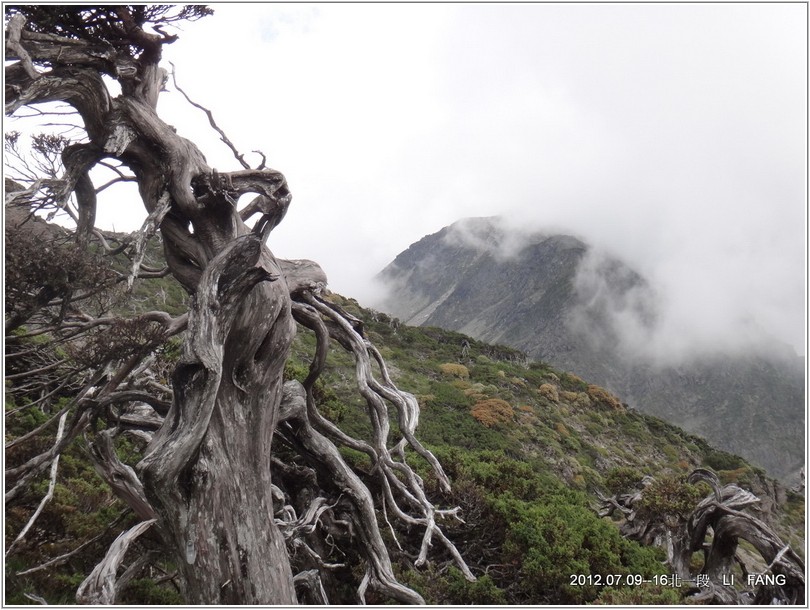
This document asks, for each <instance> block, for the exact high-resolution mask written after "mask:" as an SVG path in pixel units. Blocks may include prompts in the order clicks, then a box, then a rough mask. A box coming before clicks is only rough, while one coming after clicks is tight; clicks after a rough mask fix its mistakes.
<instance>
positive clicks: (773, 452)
mask: <svg viewBox="0 0 810 610" xmlns="http://www.w3.org/2000/svg"><path fill="white" fill-rule="evenodd" d="M379 279H381V280H383V281H384V282H385V284H386V285H387V287H388V288H389V291H388V297H387V299H386V300H385V301H384V302H382V303H380V304H379V305H378V306H379V308H380V309H382V310H383V311H385V312H387V313H390V314H391V315H394V316H397V317H398V318H400V319H402V320H403V321H404V322H407V323H409V324H418V325H423V326H439V327H442V328H447V329H451V330H456V331H459V332H462V333H465V334H468V335H471V336H473V337H475V338H477V339H480V340H482V341H486V342H489V343H500V344H504V345H509V346H512V347H515V348H517V349H520V350H522V351H524V352H526V353H527V354H529V356H531V357H532V358H535V359H538V360H542V361H546V362H548V363H550V364H552V365H554V366H555V367H558V368H561V369H564V370H568V371H571V372H574V373H575V374H577V375H579V376H581V377H583V378H585V379H588V380H591V381H593V382H594V383H597V384H599V385H602V386H604V387H606V388H608V389H610V390H611V391H612V392H614V393H615V394H617V395H618V396H620V397H621V398H622V400H623V401H625V402H626V403H628V404H629V406H630V407H632V408H636V409H638V410H640V411H643V412H646V413H650V414H654V415H657V416H659V417H662V418H664V419H666V420H668V421H671V422H673V423H675V424H677V425H679V426H681V427H683V428H684V429H686V430H688V431H690V432H693V433H697V434H700V435H702V436H704V437H705V438H707V439H708V440H710V441H711V442H712V443H713V444H716V445H717V446H719V447H722V448H723V449H725V450H727V451H730V452H732V453H736V454H739V455H742V456H744V457H746V458H747V459H749V460H751V461H752V462H754V463H756V464H759V465H761V466H762V467H764V468H766V469H767V470H768V471H769V472H770V473H771V474H773V475H775V476H778V477H782V478H783V479H785V480H786V481H790V482H793V480H794V479H795V478H796V477H797V476H798V473H799V470H800V469H801V467H802V465H803V464H804V460H805V458H804V366H803V362H802V360H801V359H799V358H798V357H797V356H796V355H795V353H791V352H792V350H790V349H789V348H786V347H784V346H781V345H778V344H776V343H775V342H774V343H772V344H770V345H767V346H764V347H763V348H762V349H761V350H760V351H758V352H757V353H746V354H744V355H739V354H738V355H724V354H713V355H711V356H703V357H692V358H688V359H685V360H681V361H678V362H671V363H666V364H660V363H657V362H655V361H654V360H652V359H650V358H647V357H646V355H644V356H642V354H641V353H640V352H635V353H634V352H633V350H632V349H628V348H627V343H626V341H623V339H622V337H621V336H619V335H620V334H622V331H621V330H619V328H620V326H619V325H617V320H624V321H625V322H623V324H624V325H625V330H626V327H627V324H630V325H631V326H632V328H633V329H635V331H636V332H637V333H639V332H640V333H643V331H644V330H645V329H651V328H652V327H653V326H654V324H655V322H656V317H657V315H658V310H657V307H656V302H655V295H654V294H653V291H652V289H651V288H650V286H649V285H648V284H647V282H646V281H645V279H644V278H642V277H641V276H640V275H639V274H638V273H636V272H635V271H634V270H632V269H630V268H629V267H628V266H627V265H625V264H623V263H622V262H621V261H618V260H616V259H613V258H610V257H608V256H604V255H600V254H599V253H597V252H595V251H594V249H593V248H591V247H589V245H588V244H586V243H584V242H583V241H581V240H580V239H577V238H575V237H572V236H568V235H552V234H542V233H536V234H523V235H520V236H516V235H514V234H513V233H510V232H509V231H507V230H505V229H503V228H502V225H501V224H500V223H499V222H498V221H497V220H496V219H485V218H479V219H466V220H463V221H459V222H458V223H455V224H454V225H451V226H450V227H446V228H444V229H442V230H441V231H439V232H438V233H436V234H433V235H429V236H427V237H425V238H423V239H421V240H420V241H418V242H417V243H415V244H413V245H411V246H410V247H409V248H408V249H407V250H406V251H404V252H402V253H401V254H400V255H399V256H397V258H396V259H395V260H394V261H393V262H392V263H391V264H390V265H389V266H388V267H386V268H385V269H384V270H383V271H382V272H381V273H380V275H379ZM628 321H629V322H628Z"/></svg>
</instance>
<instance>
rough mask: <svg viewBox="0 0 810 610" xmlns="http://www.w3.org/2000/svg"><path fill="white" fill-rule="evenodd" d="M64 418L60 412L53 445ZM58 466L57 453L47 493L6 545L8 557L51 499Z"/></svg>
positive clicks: (55, 444)
mask: <svg viewBox="0 0 810 610" xmlns="http://www.w3.org/2000/svg"><path fill="white" fill-rule="evenodd" d="M65 420H67V411H65V412H64V413H62V417H61V418H60V419H59V428H58V429H57V431H56V441H55V443H54V446H57V445H58V444H59V441H61V440H62V435H63V434H64V433H65ZM58 467H59V455H57V456H56V457H55V458H54V459H53V462H52V463H51V481H50V483H49V484H48V493H46V494H45V497H44V498H42V501H41V502H40V503H39V506H37V510H36V511H34V514H33V515H31V518H30V519H29V520H28V523H26V524H25V527H24V528H22V531H21V532H20V533H19V534H17V537H16V538H15V539H14V542H12V543H11V545H10V546H9V547H8V550H7V551H6V557H8V556H9V555H10V554H11V553H12V551H14V550H15V549H16V548H17V546H18V545H19V544H20V542H22V540H23V539H24V538H25V535H26V534H27V533H28V530H30V529H31V527H32V526H33V525H34V523H35V522H36V520H37V518H38V517H39V515H40V514H41V513H42V510H43V509H44V508H45V505H46V504H47V503H48V502H50V501H51V498H53V490H54V488H55V487H56V472H57V469H58Z"/></svg>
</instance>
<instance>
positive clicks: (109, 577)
mask: <svg viewBox="0 0 810 610" xmlns="http://www.w3.org/2000/svg"><path fill="white" fill-rule="evenodd" d="M154 523H155V520H154V519H150V520H149V521H142V522H141V523H139V524H138V525H136V526H134V527H132V528H130V529H129V530H127V531H126V532H123V533H121V534H120V535H119V536H118V538H116V539H115V541H114V542H113V543H112V544H111V545H110V548H109V549H108V550H107V554H106V555H105V556H104V559H103V560H102V561H101V563H99V564H98V565H97V566H96V567H95V568H93V571H92V572H91V573H90V575H89V576H88V577H87V578H85V579H84V581H83V582H82V584H81V585H79V589H78V591H76V601H77V602H78V603H80V604H103V605H112V604H114V603H115V599H116V596H117V595H118V593H119V592H120V591H121V590H122V589H123V588H124V586H125V585H126V583H127V581H128V580H130V579H131V578H132V577H133V576H134V574H135V572H136V570H128V572H129V573H128V574H126V577H124V575H122V577H121V578H118V577H117V572H118V568H119V566H120V565H121V562H123V561H124V555H126V552H127V551H128V550H129V546H130V545H131V544H132V543H133V542H134V541H135V540H136V539H137V538H138V536H140V535H141V534H143V533H144V532H145V531H146V530H148V529H149V528H150V527H151V526H152V524H154ZM138 563H142V561H139V560H136V565H137V564H138ZM141 567H142V566H141Z"/></svg>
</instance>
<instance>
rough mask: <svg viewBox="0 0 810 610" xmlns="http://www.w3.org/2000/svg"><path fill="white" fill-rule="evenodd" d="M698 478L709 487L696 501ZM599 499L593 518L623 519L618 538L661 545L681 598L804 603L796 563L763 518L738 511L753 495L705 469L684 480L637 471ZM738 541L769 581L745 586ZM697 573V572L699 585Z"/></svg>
mask: <svg viewBox="0 0 810 610" xmlns="http://www.w3.org/2000/svg"><path fill="white" fill-rule="evenodd" d="M700 481H703V482H705V483H707V484H708V485H709V487H710V488H711V493H710V494H709V495H708V496H706V497H705V498H703V499H700V497H699V496H698V495H696V491H697V490H696V489H695V488H690V486H691V485H692V484H696V483H698V482H700ZM600 501H601V507H600V510H599V514H600V516H603V517H607V516H613V515H614V514H618V515H619V516H621V517H623V519H624V521H623V523H622V524H621V526H620V531H621V532H622V534H623V535H624V536H625V537H627V538H629V539H631V540H635V541H637V542H641V543H642V544H645V545H650V544H656V545H659V546H664V547H665V548H666V550H667V564H668V565H669V567H670V568H671V569H672V571H673V574H677V575H678V576H679V577H680V578H682V579H684V581H685V585H687V586H685V587H684V588H683V591H684V595H685V596H686V597H687V598H688V599H690V600H691V601H692V602H700V603H714V604H723V605H737V604H758V605H759V604H799V605H802V604H804V603H805V583H804V562H803V561H802V559H801V558H800V557H799V556H798V555H797V554H796V553H795V551H793V549H791V548H790V545H787V544H785V543H784V542H782V540H781V539H780V538H779V536H778V535H777V534H776V532H774V531H773V530H772V529H771V528H770V527H769V526H768V525H767V524H766V523H764V522H763V521H761V520H760V519H758V518H756V517H754V516H753V515H751V514H750V513H748V512H747V511H746V509H748V508H751V507H753V506H756V504H757V503H758V502H759V498H757V497H756V496H755V495H754V494H752V493H751V492H750V491H746V490H744V489H742V488H740V487H739V486H737V485H735V484H728V485H725V486H721V485H720V481H719V480H718V478H717V475H716V474H714V472H712V471H710V470H706V469H703V468H698V469H696V470H695V471H693V472H692V474H690V475H689V477H687V478H686V480H685V481H682V480H679V479H678V478H677V477H660V478H658V479H656V478H654V477H651V476H645V477H644V478H643V479H642V480H640V481H638V482H637V483H636V485H635V488H634V489H631V490H626V491H625V492H621V493H616V494H614V495H613V496H611V497H607V496H604V495H601V496H600ZM740 540H745V541H746V542H748V543H749V544H751V545H752V546H753V548H754V549H756V551H757V553H759V555H760V557H761V559H762V562H763V564H764V566H766V567H765V571H764V572H763V574H767V575H769V576H771V577H772V578H761V579H754V580H752V581H751V582H752V585H748V581H747V576H748V574H750V573H753V568H752V566H751V565H747V564H746V561H745V559H744V558H743V557H741V556H740V555H739V554H738V545H739V541H740ZM696 553H699V554H700V555H701V559H702V562H700V563H702V567H700V569H699V571H698V572H697V573H696V574H693V573H692V569H693V568H692V566H693V565H694V564H693V561H692V556H693V555H694V554H696ZM735 566H738V567H739V570H740V572H739V574H738V576H740V575H741V576H742V577H743V579H740V578H739V577H738V578H737V584H738V586H737V587H735V586H734V585H733V584H731V583H733V582H734V578H733V577H732V574H733V572H732V570H733V569H734V568H735ZM698 574H700V575H702V576H703V577H704V578H703V579H701V581H700V582H699V583H698V579H697V578H696V577H697V575H698ZM776 576H778V578H775V577H776ZM771 581H773V582H775V583H776V584H773V583H772V582H771ZM690 584H691V585H692V586H688V585H690Z"/></svg>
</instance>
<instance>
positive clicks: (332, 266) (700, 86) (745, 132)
mask: <svg viewBox="0 0 810 610" xmlns="http://www.w3.org/2000/svg"><path fill="white" fill-rule="evenodd" d="M213 7H214V9H215V15H214V16H213V17H209V18H206V19H203V20H202V21H199V22H197V23H191V24H187V25H185V26H184V28H183V31H182V32H181V38H180V40H178V41H177V42H176V43H175V44H173V45H171V46H170V47H167V48H166V52H165V57H166V59H167V60H171V61H173V62H174V63H175V65H176V67H177V78H178V82H179V84H180V86H181V87H183V88H184V89H185V90H186V92H187V93H188V94H189V95H190V96H191V97H192V98H193V99H195V100H196V101H197V102H199V103H201V104H203V105H205V106H207V107H209V108H210V109H211V110H212V111H213V112H214V115H215V117H216V119H217V121H218V122H219V124H220V126H221V127H222V128H223V129H224V130H225V131H226V132H227V133H228V135H229V136H230V138H231V139H232V141H233V142H234V144H236V146H237V147H239V148H240V149H241V150H244V151H250V150H253V149H261V150H262V151H263V152H264V153H265V154H266V155H267V158H268V165H270V166H271V167H273V168H275V169H278V170H280V171H282V172H283V173H284V174H285V175H286V176H287V179H288V181H289V184H290V188H291V190H292V193H293V203H292V206H291V208H290V211H289V213H288V215H287V217H286V219H285V220H284V222H283V223H282V224H281V225H280V226H279V227H278V228H277V229H276V230H275V232H274V233H273V234H272V235H271V238H270V246H271V248H272V249H273V250H274V252H275V253H276V254H277V255H278V256H281V257H284V258H311V259H314V260H317V261H318V262H320V263H321V265H322V266H323V267H324V269H325V270H326V272H327V274H328V275H329V278H330V285H331V287H332V289H333V290H335V291H338V292H340V293H342V294H345V295H347V296H354V297H356V298H358V299H359V300H360V302H361V303H362V304H365V305H372V304H373V301H374V297H375V295H374V292H373V291H372V289H371V288H370V281H369V280H370V278H371V277H372V276H373V275H374V274H376V273H377V272H378V271H379V270H380V269H382V268H383V267H384V266H385V265H386V264H388V263H389V262H390V261H391V260H393V258H394V257H395V256H396V255H397V254H398V253H399V252H400V251H402V250H404V249H405V248H407V246H408V245H410V244H411V243H413V242H415V241H417V240H418V239H420V238H421V237H423V236H424V235H426V234H429V233H435V232H436V231H438V230H439V229H441V228H442V227H443V226H445V225H448V224H450V223H452V222H454V221H456V220H458V219H459V218H462V217H466V216H491V215H505V216H507V217H508V218H510V219H512V220H513V221H514V223H515V224H517V225H520V226H524V227H525V226H537V227H542V228H546V229H548V228H554V229H559V230H561V231H565V232H569V233H573V234H575V235H578V236H581V237H583V238H585V239H587V240H588V241H590V242H591V243H594V244H596V245H598V246H601V247H603V248H606V249H607V250H609V251H611V252H612V253H614V254H617V255H619V256H621V257H623V258H624V259H625V260H627V261H628V262H629V263H630V264H631V265H633V266H635V267H636V268H637V269H638V270H639V271H640V272H641V273H642V274H644V275H646V276H647V277H648V278H649V279H650V280H651V281H652V282H653V283H654V284H655V285H656V286H657V287H658V289H659V290H661V292H662V294H664V295H665V296H666V297H667V298H668V299H669V303H670V304H671V309H672V312H671V314H672V315H673V316H676V317H678V319H679V320H680V321H681V323H683V324H686V325H688V324H689V323H690V322H691V321H692V320H694V322H695V328H699V329H701V331H700V332H704V331H706V332H709V333H718V334H724V335H727V336H734V335H735V334H736V333H739V332H740V330H741V329H742V328H743V327H744V326H746V325H748V326H750V325H752V324H753V325H756V326H757V327H761V328H762V329H764V330H765V331H767V332H769V333H772V334H774V335H776V336H777V337H779V338H780V339H781V340H783V341H785V342H787V343H789V344H791V345H793V346H794V347H795V348H796V349H797V350H798V351H799V352H800V353H803V352H804V337H805V331H804V320H805V315H804V297H805V293H806V290H805V278H806V271H805V227H806V206H805V184H806V180H805V168H806V159H805V150H806V133H807V125H806V117H807V111H806V95H805V94H806V90H807V66H806V57H807V54H806V53H807V51H806V47H807V40H806V24H807V17H806V11H807V6H806V5H805V4H801V3H796V4H770V3H763V4H711V5H707V4H700V3H693V4H660V3H659V4H643V5H639V4H537V5H531V4H528V5H527V4H515V5H498V4H430V3H427V4H317V5H307V4H294V5H293V4H291V5H265V4H244V5H239V4H215V5H213ZM159 110H160V112H161V114H162V115H163V116H164V118H165V119H166V120H167V121H168V122H169V123H171V124H173V125H175V126H176V127H177V128H178V130H179V132H180V133H181V134H183V135H185V136H187V137H189V138H190V139H192V140H194V141H195V142H197V143H198V144H199V145H200V147H201V148H202V149H203V151H204V153H205V154H206V155H207V157H208V160H209V163H210V164H211V165H213V166H215V167H217V169H220V170H230V169H237V165H236V163H235V161H234V160H233V158H232V157H231V156H230V153H229V151H228V150H227V149H226V148H225V147H224V146H222V145H221V144H218V143H217V140H216V136H215V134H213V133H212V132H211V131H210V129H209V128H208V127H207V122H206V118H205V116H204V115H203V114H202V113H200V112H199V111H198V110H195V109H194V108H192V107H190V106H188V105H187V104H186V103H185V102H184V101H183V99H182V98H181V96H180V95H179V94H178V93H176V92H174V91H173V88H172V87H171V85H170V86H169V92H168V93H164V94H163V96H162V100H161V103H160V107H159ZM104 212H105V210H102V213H104ZM110 214H111V216H107V218H110V217H112V218H114V221H115V223H116V224H117V226H116V228H117V229H119V230H121V229H128V228H133V227H132V226H124V225H126V224H127V223H129V224H130V225H132V224H135V225H137V223H138V222H139V221H140V220H139V219H137V218H132V219H129V218H127V217H126V216H125V215H124V214H122V212H121V210H120V209H112V208H111V209H110ZM102 219H104V216H103V215H102Z"/></svg>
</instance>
